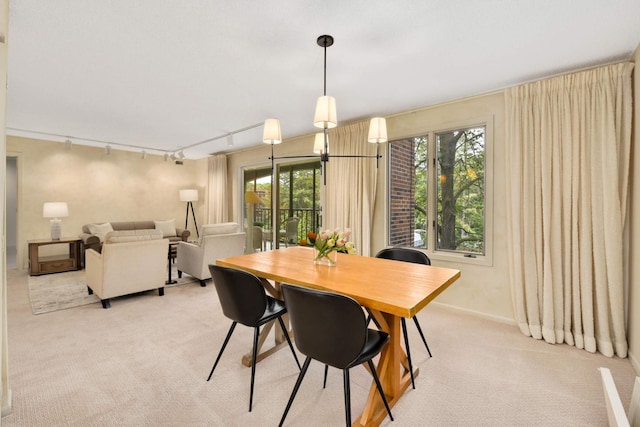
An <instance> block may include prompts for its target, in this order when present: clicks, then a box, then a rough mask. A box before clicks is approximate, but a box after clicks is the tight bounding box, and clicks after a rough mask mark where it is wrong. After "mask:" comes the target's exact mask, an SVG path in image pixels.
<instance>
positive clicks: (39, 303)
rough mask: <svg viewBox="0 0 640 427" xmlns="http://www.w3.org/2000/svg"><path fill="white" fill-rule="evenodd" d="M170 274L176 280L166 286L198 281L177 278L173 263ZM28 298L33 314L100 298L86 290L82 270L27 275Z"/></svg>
mask: <svg viewBox="0 0 640 427" xmlns="http://www.w3.org/2000/svg"><path fill="white" fill-rule="evenodd" d="M171 276H172V278H173V279H174V280H177V283H175V284H173V285H166V286H179V285H183V284H186V283H192V282H194V281H195V282H197V281H198V280H197V279H195V278H193V277H191V276H189V275H183V276H182V278H181V279H178V272H177V270H176V268H175V265H174V266H173V268H172V271H171ZM29 299H30V301H31V311H32V312H33V314H43V313H50V312H52V311H58V310H64V309H67V308H73V307H79V306H81V305H86V304H93V303H96V302H100V298H98V297H97V296H96V295H89V293H88V292H87V281H86V279H85V271H84V270H79V271H70V272H68V273H55V274H43V275H42V276H29Z"/></svg>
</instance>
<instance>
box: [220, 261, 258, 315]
mask: <svg viewBox="0 0 640 427" xmlns="http://www.w3.org/2000/svg"><path fill="white" fill-rule="evenodd" d="M209 271H210V272H211V277H213V283H214V285H215V287H216V291H217V293H218V299H219V300H220V306H222V312H223V313H224V315H225V316H227V317H228V318H229V319H231V320H234V321H236V322H238V323H242V324H243V325H246V326H255V325H256V324H257V322H258V320H259V319H260V318H261V317H262V315H263V314H264V312H265V310H266V308H267V295H266V293H265V290H264V287H263V286H262V283H261V282H260V279H258V277H256V276H255V275H253V274H251V273H249V272H246V271H242V270H236V269H233V268H226V267H220V266H217V265H213V264H210V265H209Z"/></svg>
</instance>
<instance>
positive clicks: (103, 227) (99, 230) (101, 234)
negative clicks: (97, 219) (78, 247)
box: [88, 222, 113, 243]
mask: <svg viewBox="0 0 640 427" xmlns="http://www.w3.org/2000/svg"><path fill="white" fill-rule="evenodd" d="M88 228H89V233H91V234H93V235H94V236H97V237H98V239H100V243H102V242H104V238H105V236H106V235H107V233H108V232H110V231H113V227H111V223H109V222H105V223H104V224H89V226H88Z"/></svg>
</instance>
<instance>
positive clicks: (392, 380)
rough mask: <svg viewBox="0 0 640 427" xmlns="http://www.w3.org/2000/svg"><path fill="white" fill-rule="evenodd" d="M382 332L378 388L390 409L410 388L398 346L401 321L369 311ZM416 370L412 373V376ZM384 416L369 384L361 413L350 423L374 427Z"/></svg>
mask: <svg viewBox="0 0 640 427" xmlns="http://www.w3.org/2000/svg"><path fill="white" fill-rule="evenodd" d="M371 315H372V316H374V317H375V318H376V320H377V321H378V323H379V324H380V327H381V328H382V330H384V331H385V332H387V333H388V334H389V343H388V344H387V346H386V347H385V348H384V349H383V350H382V352H381V353H380V360H379V362H378V366H377V372H378V376H379V377H380V383H381V384H382V389H383V390H384V393H385V395H386V397H387V401H388V402H389V407H391V408H393V407H394V405H395V404H396V403H397V402H398V400H399V399H400V397H402V394H403V393H404V392H405V390H406V389H407V388H408V387H409V386H410V385H411V375H410V373H409V369H408V366H409V365H408V361H407V355H406V354H405V352H404V350H403V349H402V346H401V345H400V337H401V334H402V330H401V318H400V317H397V316H393V315H391V314H387V313H381V312H377V311H371ZM418 373H419V371H418V370H417V369H416V370H415V371H414V377H416V376H418ZM387 416H388V414H387V410H386V409H385V407H384V403H383V402H382V399H381V398H380V394H379V393H378V389H377V388H376V384H375V382H373V381H372V384H371V388H370V389H369V396H368V398H367V402H366V404H365V407H364V409H363V411H362V414H361V415H360V416H359V417H358V419H357V420H356V421H355V422H354V423H353V425H354V426H378V425H380V423H381V422H382V420H384V419H385V418H386V417H387Z"/></svg>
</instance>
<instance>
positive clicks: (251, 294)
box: [207, 264, 301, 412]
mask: <svg viewBox="0 0 640 427" xmlns="http://www.w3.org/2000/svg"><path fill="white" fill-rule="evenodd" d="M209 271H210V272H211V277H213V283H214V285H215V287H216V291H217V293H218V299H219V300H220V306H221V307H222V312H223V313H224V315H225V316H226V317H228V318H229V319H231V320H233V323H231V328H229V332H228V333H227V337H226V338H225V339H224V343H223V344H222V348H221V349H220V353H218V357H217V358H216V361H215V363H214V364H213V368H211V372H210V373H209V377H208V378H207V381H209V380H210V379H211V376H212V375H213V371H215V369H216V366H217V365H218V362H219V361H220V357H221V356H222V353H223V352H224V349H225V347H226V346H227V343H228V342H229V338H231V334H232V333H233V330H234V329H235V327H236V325H237V324H238V323H241V324H243V325H245V326H249V327H252V328H253V353H252V356H253V357H252V359H251V392H250V395H249V412H251V409H252V407H253V383H254V378H255V374H256V358H257V353H258V335H259V334H260V326H262V325H264V324H265V323H267V322H269V321H271V320H275V319H278V323H279V324H280V328H281V329H282V332H283V333H284V336H285V338H286V339H287V342H288V343H289V348H291V352H292V353H293V357H294V359H295V360H296V364H297V365H298V369H301V368H300V362H299V361H298V356H296V352H295V350H294V349H293V345H292V344H291V340H290V339H289V334H288V332H287V328H286V327H285V325H284V322H283V321H282V315H283V314H285V313H286V312H287V308H286V307H285V305H284V303H283V302H282V301H280V300H278V299H275V298H272V297H270V296H269V295H267V293H266V292H265V289H264V287H263V286H262V283H261V282H260V279H259V278H258V277H257V276H255V275H253V274H251V273H249V272H246V271H242V270H236V269H233V268H226V267H219V266H217V265H211V264H210V265H209Z"/></svg>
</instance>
